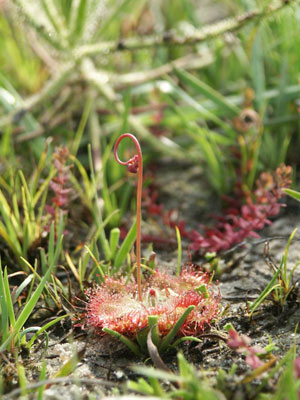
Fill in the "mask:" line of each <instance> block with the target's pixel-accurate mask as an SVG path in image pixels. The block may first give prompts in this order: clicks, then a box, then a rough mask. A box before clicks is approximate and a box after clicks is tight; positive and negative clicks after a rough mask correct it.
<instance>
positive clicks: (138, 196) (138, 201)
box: [114, 133, 143, 302]
mask: <svg viewBox="0 0 300 400" xmlns="http://www.w3.org/2000/svg"><path fill="white" fill-rule="evenodd" d="M126 137H128V138H130V139H131V140H132V141H133V142H134V144H135V147H136V150H137V155H138V171H137V172H138V186H137V194H136V270H137V286H138V297H139V301H141V302H142V300H143V299H142V289H141V208H142V185H143V156H142V150H141V146H140V144H139V141H138V140H137V138H136V137H135V136H134V135H132V134H131V133H124V134H123V135H121V136H120V137H119V138H118V140H117V141H116V144H115V147H114V156H115V159H116V160H117V161H118V163H119V164H121V165H126V166H128V165H129V164H130V163H131V162H132V159H130V160H128V161H121V160H120V159H119V157H118V146H119V143H120V142H121V140H122V139H124V138H126Z"/></svg>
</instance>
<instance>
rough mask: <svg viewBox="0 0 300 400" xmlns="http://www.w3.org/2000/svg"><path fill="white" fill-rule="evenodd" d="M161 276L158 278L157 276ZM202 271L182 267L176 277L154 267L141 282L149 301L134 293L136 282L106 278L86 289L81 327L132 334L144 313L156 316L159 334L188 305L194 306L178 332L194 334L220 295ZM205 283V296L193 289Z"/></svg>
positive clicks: (165, 331) (214, 309)
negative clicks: (103, 281) (153, 271)
mask: <svg viewBox="0 0 300 400" xmlns="http://www.w3.org/2000/svg"><path fill="white" fill-rule="evenodd" d="M159 278H161V279H159ZM208 280H209V275H208V274H206V273H202V274H201V273H199V272H197V273H189V272H186V271H183V273H182V274H181V275H180V276H179V277H173V276H168V275H167V274H162V273H160V272H158V271H156V272H155V273H154V275H152V276H151V277H150V279H149V281H148V282H146V283H145V282H144V283H143V287H142V290H143V295H144V297H145V298H146V297H147V294H148V298H149V304H146V302H145V301H144V302H143V303H141V302H140V301H139V300H138V297H137V284H136V283H130V284H129V285H128V284H127V285H126V286H125V283H124V279H122V278H121V279H119V280H118V279H112V278H109V279H108V280H107V281H106V282H105V284H102V285H101V286H97V287H95V288H93V289H90V290H89V291H88V292H87V297H88V302H87V306H86V313H85V322H84V327H85V328H87V327H92V328H94V330H95V331H96V333H98V334H101V335H102V334H104V332H103V329H104V328H107V329H110V330H113V331H115V332H118V333H120V334H122V335H125V336H127V337H131V338H134V337H135V336H136V334H137V333H138V332H140V331H141V330H142V329H143V328H145V327H147V326H148V316H150V315H156V316H158V329H159V332H160V334H161V335H162V336H165V335H167V334H168V333H169V332H170V330H171V329H172V328H173V327H174V325H175V324H176V322H177V321H178V319H179V318H180V317H181V315H182V314H183V312H184V311H185V310H186V309H187V308H188V307H189V306H191V305H193V306H195V308H194V310H193V311H192V312H191V313H190V314H189V315H188V316H187V318H186V320H185V322H184V323H183V325H182V326H181V328H180V330H179V333H178V335H179V336H185V335H196V334H197V333H201V332H203V330H204V329H205V327H206V326H208V325H209V324H210V322H211V320H212V319H214V318H215V317H216V316H217V315H218V313H219V301H220V295H219V294H215V293H214V292H213V291H212V290H211V284H210V283H209V282H208ZM203 284H205V285H206V289H207V293H209V295H208V296H206V295H205V294H203V293H199V292H198V291H197V290H196V289H197V287H199V286H200V285H203Z"/></svg>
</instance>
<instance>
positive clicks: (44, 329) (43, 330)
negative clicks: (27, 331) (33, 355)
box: [27, 314, 69, 348]
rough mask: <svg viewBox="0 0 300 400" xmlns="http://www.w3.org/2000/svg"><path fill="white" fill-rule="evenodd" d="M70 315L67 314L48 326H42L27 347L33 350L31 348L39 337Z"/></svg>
mask: <svg viewBox="0 0 300 400" xmlns="http://www.w3.org/2000/svg"><path fill="white" fill-rule="evenodd" d="M68 316H69V314H65V315H62V316H60V317H58V318H55V319H54V320H52V321H50V322H48V323H47V324H46V325H44V326H42V327H41V328H39V330H38V331H37V332H36V334H35V335H34V336H33V337H32V338H31V339H30V341H29V343H28V344H27V347H29V348H31V346H32V345H33V343H34V341H35V340H36V339H37V337H38V336H39V335H40V334H41V333H43V332H45V331H46V330H47V329H48V328H50V327H51V326H52V325H54V324H56V323H57V322H59V321H61V320H62V319H64V318H66V317H68Z"/></svg>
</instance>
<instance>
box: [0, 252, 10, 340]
mask: <svg viewBox="0 0 300 400" xmlns="http://www.w3.org/2000/svg"><path fill="white" fill-rule="evenodd" d="M0 307H1V314H0V315H1V333H2V342H4V341H5V340H6V338H7V335H8V332H9V319H8V318H9V317H8V304H7V301H6V291H5V284H4V275H3V271H2V263H1V259H0Z"/></svg>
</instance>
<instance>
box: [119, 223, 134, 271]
mask: <svg viewBox="0 0 300 400" xmlns="http://www.w3.org/2000/svg"><path fill="white" fill-rule="evenodd" d="M135 239H136V221H135V222H134V224H133V225H132V226H131V228H130V230H129V232H128V233H127V235H126V238H125V239H124V241H123V243H122V245H121V247H120V249H119V251H118V252H117V255H116V258H115V261H114V267H115V269H116V272H117V271H119V269H120V268H121V266H122V264H123V262H124V261H125V259H126V257H127V254H128V253H130V251H131V248H132V246H133V244H134V242H135Z"/></svg>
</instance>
